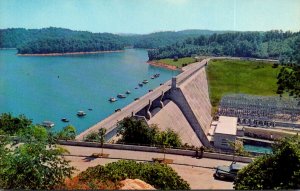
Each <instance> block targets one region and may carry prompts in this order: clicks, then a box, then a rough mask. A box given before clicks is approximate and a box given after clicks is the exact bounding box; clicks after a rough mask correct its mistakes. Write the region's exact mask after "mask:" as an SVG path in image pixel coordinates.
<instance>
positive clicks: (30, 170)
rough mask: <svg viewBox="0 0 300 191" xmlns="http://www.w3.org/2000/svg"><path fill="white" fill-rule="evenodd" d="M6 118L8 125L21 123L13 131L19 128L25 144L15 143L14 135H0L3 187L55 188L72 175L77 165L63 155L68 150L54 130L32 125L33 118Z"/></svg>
mask: <svg viewBox="0 0 300 191" xmlns="http://www.w3.org/2000/svg"><path fill="white" fill-rule="evenodd" d="M2 116H4V115H3V114H2ZM6 116H9V115H6ZM7 119H8V120H7ZM4 121H6V122H8V123H6V124H7V126H11V127H16V126H18V125H19V126H18V128H16V129H18V130H16V129H15V131H13V134H15V133H16V132H18V134H17V136H18V138H19V140H20V141H21V144H19V145H13V142H12V141H13V139H12V137H11V136H10V135H7V134H6V135H4V136H3V135H2V136H0V188H3V189H54V188H55V187H56V186H58V185H61V184H63V182H64V180H65V178H66V177H70V176H71V174H72V171H73V170H74V168H73V167H70V165H69V161H67V160H66V159H65V158H64V157H63V156H62V154H63V153H65V152H66V150H65V149H62V148H60V147H57V146H56V145H55V143H56V141H55V138H53V137H54V136H53V133H50V132H48V131H47V129H45V128H44V127H40V126H37V125H31V126H28V125H29V124H30V123H31V122H30V121H28V120H27V119H26V117H25V116H19V118H18V117H16V118H13V117H7V118H6V119H5V120H4ZM29 122H30V123H29ZM21 124H22V125H21ZM7 126H6V125H5V124H4V126H2V127H4V128H3V129H7V128H6V127H7ZM11 133H12V132H11Z"/></svg>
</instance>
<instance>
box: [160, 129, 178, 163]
mask: <svg viewBox="0 0 300 191" xmlns="http://www.w3.org/2000/svg"><path fill="white" fill-rule="evenodd" d="M155 139H156V144H158V145H159V146H160V147H162V150H163V152H164V159H165V158H166V147H180V146H181V145H182V144H181V140H180V138H179V136H178V134H177V133H175V132H174V131H173V130H171V129H167V130H165V131H162V132H159V133H157V135H156V137H155Z"/></svg>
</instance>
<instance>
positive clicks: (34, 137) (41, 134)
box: [18, 125, 49, 142]
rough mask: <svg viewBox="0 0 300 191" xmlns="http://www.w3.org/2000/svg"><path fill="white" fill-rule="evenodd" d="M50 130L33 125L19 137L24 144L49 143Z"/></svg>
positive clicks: (22, 131)
mask: <svg viewBox="0 0 300 191" xmlns="http://www.w3.org/2000/svg"><path fill="white" fill-rule="evenodd" d="M48 133H49V132H48V130H47V129H46V128H45V127H42V126H38V125H32V126H30V127H27V128H26V129H22V130H21V131H20V132H19V134H18V136H19V139H20V140H21V141H22V142H36V141H40V142H47V141H48V139H49V134H48Z"/></svg>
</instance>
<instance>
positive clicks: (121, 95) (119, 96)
mask: <svg viewBox="0 0 300 191" xmlns="http://www.w3.org/2000/svg"><path fill="white" fill-rule="evenodd" d="M117 97H118V98H126V95H124V94H118V95H117Z"/></svg>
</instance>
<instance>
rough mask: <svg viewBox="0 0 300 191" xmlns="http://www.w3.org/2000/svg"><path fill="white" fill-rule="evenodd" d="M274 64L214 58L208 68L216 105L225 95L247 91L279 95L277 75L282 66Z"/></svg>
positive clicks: (213, 102)
mask: <svg viewBox="0 0 300 191" xmlns="http://www.w3.org/2000/svg"><path fill="white" fill-rule="evenodd" d="M272 66H273V64H270V63H265V62H255V61H241V60H213V61H210V63H209V64H208V68H207V75H208V81H209V89H210V100H211V103H212V105H213V106H214V110H216V106H218V103H219V101H220V99H221V98H222V96H223V95H225V94H228V93H245V94H252V95H264V96H267V95H277V94H276V90H277V84H276V83H277V75H278V73H279V70H280V67H278V68H272Z"/></svg>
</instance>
